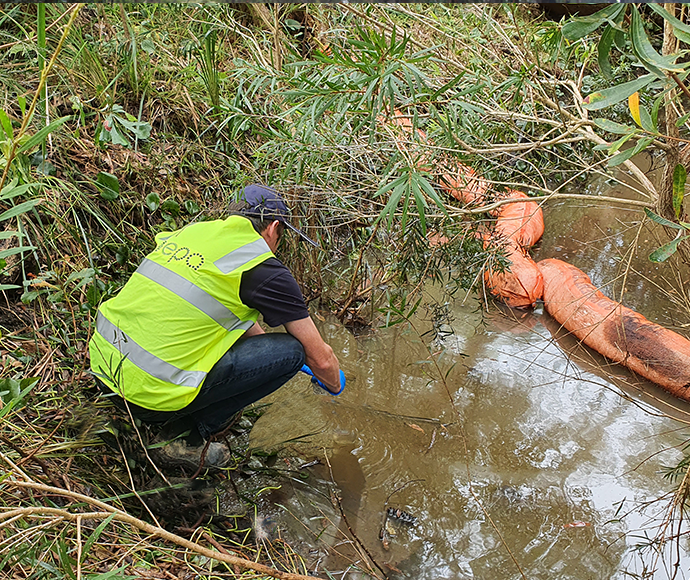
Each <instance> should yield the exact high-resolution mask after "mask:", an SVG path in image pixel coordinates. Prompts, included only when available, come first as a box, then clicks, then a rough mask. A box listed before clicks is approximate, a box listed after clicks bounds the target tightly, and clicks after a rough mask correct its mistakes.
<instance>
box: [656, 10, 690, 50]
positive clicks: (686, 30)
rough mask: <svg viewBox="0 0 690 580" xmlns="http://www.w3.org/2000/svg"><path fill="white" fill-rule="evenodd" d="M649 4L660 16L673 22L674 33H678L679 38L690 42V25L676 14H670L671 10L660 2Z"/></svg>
mask: <svg viewBox="0 0 690 580" xmlns="http://www.w3.org/2000/svg"><path fill="white" fill-rule="evenodd" d="M647 6H649V7H650V8H651V9H652V10H653V11H654V12H656V13H657V14H658V15H659V16H661V17H662V18H664V19H665V20H667V21H668V22H670V23H671V25H672V26H673V34H675V35H676V38H677V39H678V40H682V41H683V42H687V43H690V26H688V25H687V24H685V23H683V22H681V21H680V20H678V19H677V18H676V17H675V16H672V15H671V14H669V12H668V11H667V10H666V9H665V8H663V7H662V6H660V5H659V4H655V3H654V2H649V3H648V4H647Z"/></svg>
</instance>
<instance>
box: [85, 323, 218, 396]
mask: <svg viewBox="0 0 690 580" xmlns="http://www.w3.org/2000/svg"><path fill="white" fill-rule="evenodd" d="M96 330H97V331H98V334H100V335H101V336H102V337H103V338H104V339H105V340H107V341H108V342H109V343H110V344H112V345H113V346H114V347H115V348H116V349H117V350H118V351H119V352H120V353H121V354H122V356H123V357H127V360H129V361H130V362H131V363H133V364H134V365H136V366H137V367H139V368H140V369H141V370H142V371H144V372H145V373H148V374H149V375H151V376H152V377H155V378H157V379H160V380H162V381H165V382H166V383H172V384H174V385H178V386H180V387H191V388H193V389H196V388H197V387H199V385H201V383H202V382H203V380H204V378H205V377H206V373H205V372H203V371H185V370H182V369H178V368H177V367H176V366H175V365H172V364H170V363H168V362H165V361H164V360H162V359H160V358H158V357H157V356H155V355H153V354H151V353H150V352H148V351H147V350H144V349H143V348H142V347H140V346H139V345H138V344H137V343H136V342H134V341H133V340H132V339H131V338H130V337H129V336H127V335H126V334H125V333H124V332H122V331H121V330H120V329H119V328H118V327H117V326H115V325H114V324H113V323H112V322H110V320H108V319H107V318H106V317H105V316H103V314H101V313H100V312H99V313H98V317H97V319H96Z"/></svg>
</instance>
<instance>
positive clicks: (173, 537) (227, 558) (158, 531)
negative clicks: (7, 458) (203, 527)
mask: <svg viewBox="0 0 690 580" xmlns="http://www.w3.org/2000/svg"><path fill="white" fill-rule="evenodd" d="M4 484H5V485H10V486H15V487H19V488H28V489H34V490H38V491H43V492H46V493H51V494H54V495H62V496H64V497H68V498H70V499H73V500H75V501H78V502H84V503H86V504H89V505H92V506H95V507H97V508H99V509H101V510H104V511H102V512H88V513H81V514H74V513H70V512H69V511H67V510H65V509H59V508H47V507H43V506H40V507H30V508H17V509H14V510H10V511H8V512H4V513H0V522H2V521H3V520H5V519H7V518H10V517H15V516H17V515H22V516H31V515H38V516H41V515H52V516H55V517H61V518H65V519H69V520H72V521H74V520H76V519H77V518H82V519H105V518H107V517H109V516H111V515H113V514H115V516H114V518H113V519H115V520H118V521H120V522H123V523H126V524H129V525H131V526H134V527H136V528H138V529H140V530H142V531H143V532H146V533H147V534H150V535H151V536H154V537H158V538H161V539H162V540H165V541H168V542H171V543H173V544H176V545H178V546H181V547H183V548H186V549H187V550H191V551H192V552H195V553H196V554H199V555H201V556H206V557H207V558H212V559H213V560H216V561H218V562H223V563H226V564H230V565H236V566H239V567H240V568H243V569H245V570H254V571H255V572H258V573H260V574H265V575H267V576H271V577H272V578H278V579H279V580H316V579H315V578H314V577H313V576H304V575H302V574H293V573H291V572H282V571H280V570H275V569H273V568H269V567H268V566H264V565H263V564H259V563H257V562H252V561H250V560H245V559H244V558H238V557H236V556H231V555H229V554H221V553H220V552H217V551H215V550H209V549H208V548H205V547H204V546H201V545H199V544H197V543H195V542H190V541H189V540H187V539H185V538H183V537H181V536H178V535H177V534H173V533H171V532H168V531H167V530H165V529H163V528H160V527H157V526H153V525H151V524H149V523H147V522H145V521H143V520H140V519H138V518H135V517H134V516H131V515H129V514H128V513H127V512H124V511H122V510H119V509H117V508H115V507H113V506H111V505H108V504H106V503H104V502H102V501H99V500H97V499H94V498H92V497H89V496H88V495H83V494H81V493H76V492H73V491H67V490H66V489H62V488H58V487H53V486H50V485H43V484H40V483H34V482H31V481H14V480H5V481H4Z"/></svg>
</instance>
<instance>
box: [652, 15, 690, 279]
mask: <svg viewBox="0 0 690 580" xmlns="http://www.w3.org/2000/svg"><path fill="white" fill-rule="evenodd" d="M676 7H677V4H675V3H667V4H664V8H665V9H666V10H667V11H668V12H669V14H673V15H675V14H676ZM677 49H678V41H677V40H676V37H675V35H674V34H673V25H672V24H671V23H670V22H668V21H667V20H664V44H663V48H662V52H663V54H664V56H666V55H668V54H672V53H674V52H676V50H677ZM675 98H676V91H669V92H668V93H667V95H666V101H665V105H664V133H665V134H666V135H668V136H669V137H676V138H677V137H678V136H679V132H678V127H676V121H677V120H678V115H677V114H676V110H675V109H674V107H673V100H674V99H675ZM667 144H668V146H669V150H668V151H667V152H666V158H665V160H664V169H663V172H662V176H661V184H660V186H659V198H658V199H657V205H656V211H657V213H658V214H659V215H660V216H661V217H664V218H666V219H667V220H670V221H674V222H676V221H678V220H677V218H676V214H675V211H674V209H673V172H674V170H675V168H676V165H678V164H681V165H683V167H685V168H686V170H687V169H688V167H689V166H690V146H688V145H683V146H682V147H681V145H680V142H679V141H675V140H673V139H669V140H668V141H667ZM681 219H683V214H682V213H681ZM683 221H687V219H683ZM665 230H666V233H667V234H668V236H669V238H671V239H673V238H675V237H676V235H677V234H678V230H675V229H673V228H665ZM677 253H678V255H679V257H680V258H681V260H682V261H683V262H684V263H685V264H687V265H689V266H690V244H688V243H687V242H683V243H681V244H680V245H679V246H678V252H677Z"/></svg>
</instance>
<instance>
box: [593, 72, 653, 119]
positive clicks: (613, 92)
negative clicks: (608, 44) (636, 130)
mask: <svg viewBox="0 0 690 580" xmlns="http://www.w3.org/2000/svg"><path fill="white" fill-rule="evenodd" d="M653 80H655V77H654V75H651V74H648V75H644V76H643V77H640V78H638V79H635V80H634V81H628V82H627V83H623V84H620V85H616V86H615V87H611V88H609V89H604V90H602V91H598V92H596V93H591V94H590V95H589V96H588V97H587V98H586V99H585V104H584V108H585V109H587V110H588V111H597V110H599V109H604V108H605V107H610V106H611V105H615V104H616V103H620V102H621V101H622V100H624V99H627V98H628V97H629V96H630V95H632V94H633V93H636V92H637V91H639V90H641V89H643V88H644V87H646V86H647V85H648V84H650V83H651V82H652V81H653Z"/></svg>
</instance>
